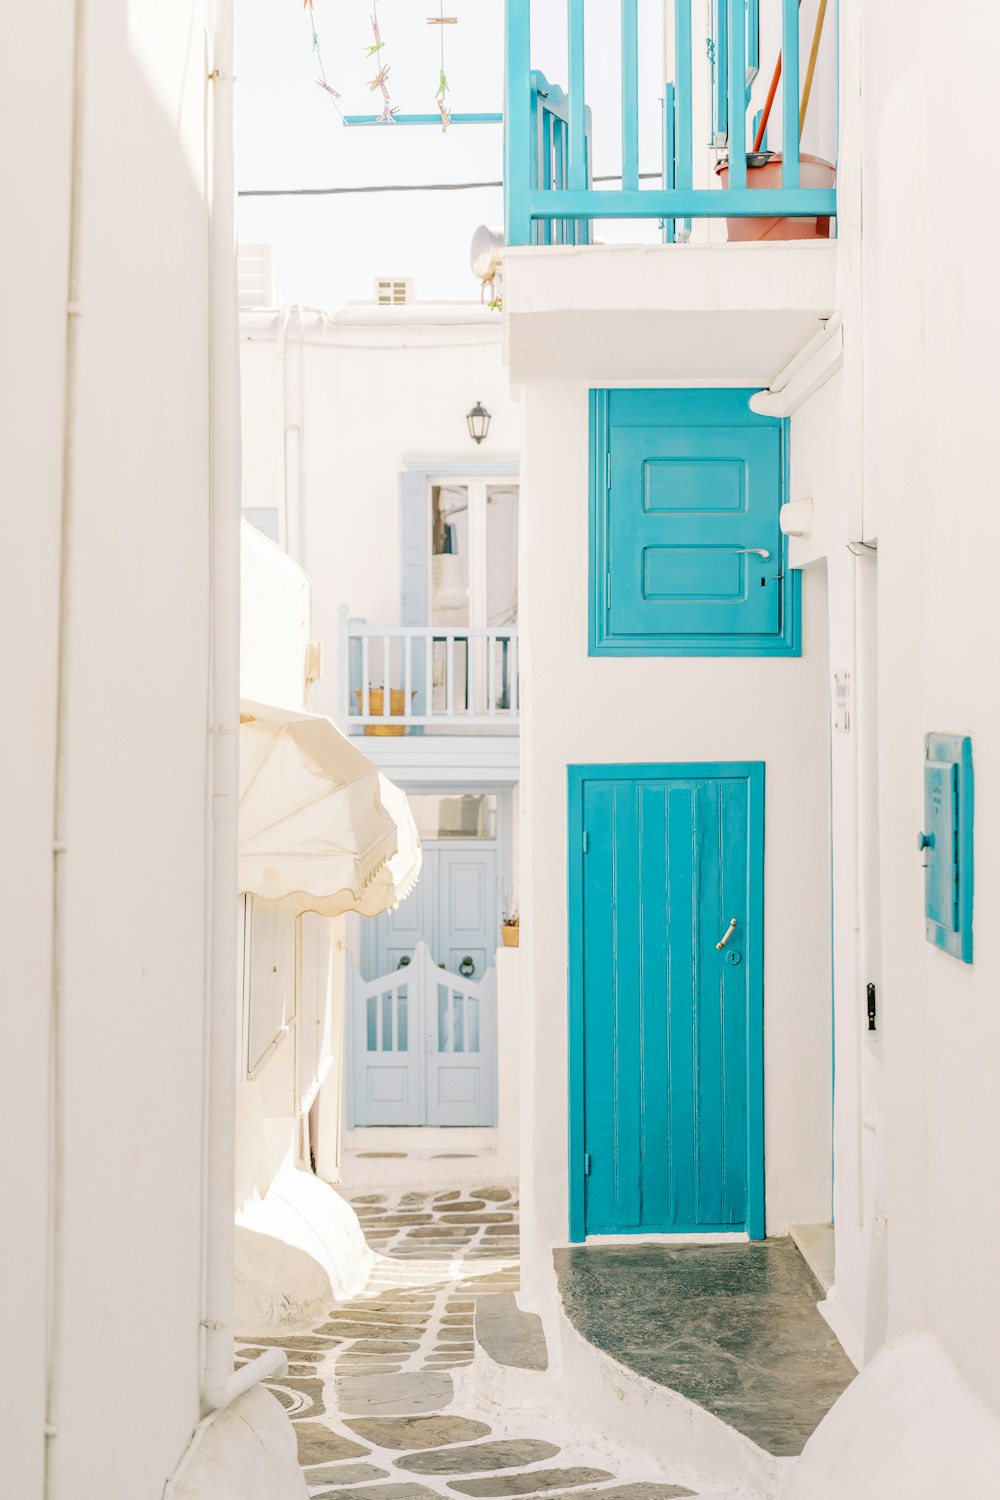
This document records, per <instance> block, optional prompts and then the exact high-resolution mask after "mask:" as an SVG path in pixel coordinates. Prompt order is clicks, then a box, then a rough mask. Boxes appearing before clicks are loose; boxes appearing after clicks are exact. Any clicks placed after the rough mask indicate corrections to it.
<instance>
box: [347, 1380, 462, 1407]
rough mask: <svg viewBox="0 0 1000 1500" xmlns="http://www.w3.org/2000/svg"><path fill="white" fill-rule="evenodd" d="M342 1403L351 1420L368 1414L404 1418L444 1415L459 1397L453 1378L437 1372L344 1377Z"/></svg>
mask: <svg viewBox="0 0 1000 1500" xmlns="http://www.w3.org/2000/svg"><path fill="white" fill-rule="evenodd" d="M337 1393H338V1402H339V1406H340V1409H341V1411H342V1412H344V1413H346V1415H348V1416H352V1417H353V1416H363V1415H364V1414H365V1413H366V1412H372V1413H378V1414H379V1415H382V1416H402V1415H406V1414H409V1413H410V1412H432V1411H440V1410H441V1408H442V1407H444V1406H448V1405H450V1403H451V1400H452V1398H453V1396H454V1394H455V1387H454V1385H453V1384H452V1380H451V1376H450V1375H444V1374H439V1373H438V1372H437V1371H431V1372H424V1371H419V1372H415V1373H413V1374H404V1375H344V1376H342V1377H341V1378H340V1379H339V1380H338V1382H337Z"/></svg>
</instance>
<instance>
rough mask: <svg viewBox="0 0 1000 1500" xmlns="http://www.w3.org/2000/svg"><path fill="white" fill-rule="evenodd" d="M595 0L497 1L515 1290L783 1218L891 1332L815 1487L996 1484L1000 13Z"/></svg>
mask: <svg viewBox="0 0 1000 1500" xmlns="http://www.w3.org/2000/svg"><path fill="white" fill-rule="evenodd" d="M584 9H585V8H584V6H583V5H582V4H579V5H577V4H573V3H571V4H570V5H569V7H568V22H567V29H566V32H565V38H566V42H567V49H566V51H564V52H562V53H560V51H559V49H558V47H556V48H552V47H551V45H550V50H549V52H548V53H545V51H544V49H543V46H542V42H541V41H540V38H542V39H543V40H544V39H545V38H546V37H548V39H549V42H550V43H551V37H550V36H549V33H548V32H547V30H546V27H545V25H544V22H545V21H546V20H548V19H551V18H550V17H549V16H547V15H545V16H543V15H542V14H541V11H542V8H541V7H537V6H530V5H529V3H528V0H509V3H508V5H507V47H508V51H507V94H506V113H505V130H506V152H507V156H506V162H507V183H506V190H507V198H508V223H507V235H508V245H507V248H506V250H505V252H504V267H503V274H504V282H505V296H504V321H505V328H506V339H507V345H508V359H509V374H510V377H511V381H512V385H513V387H514V388H515V389H516V390H517V391H518V392H519V395H520V400H521V405H522V414H523V436H522V475H523V480H522V483H523V524H522V534H521V549H522V550H521V571H520V586H521V601H522V620H523V621H524V622H525V624H526V629H525V632H524V638H523V641H522V652H521V705H522V716H523V737H522V745H523V751H522V770H521V775H522V780H521V817H522V826H521V849H522V881H521V911H522V922H523V938H522V949H521V957H522V964H523V966H524V967H523V972H522V985H523V991H524V1008H525V1015H526V1018H527V1032H528V1040H527V1043H526V1047H525V1057H526V1059H527V1076H526V1078H525V1081H524V1085H523V1095H524V1098H525V1104H524V1112H523V1138H524V1140H525V1142H526V1148H525V1150H524V1152H523V1153H522V1190H523V1194H524V1200H525V1215H526V1224H525V1267H524V1271H525V1281H524V1286H525V1294H526V1295H527V1297H528V1298H529V1299H530V1301H531V1302H533V1304H534V1305H536V1306H538V1307H540V1308H542V1309H545V1308H551V1307H552V1306H553V1302H554V1299H555V1298H556V1292H555V1277H554V1271H553V1258H552V1252H553V1249H554V1248H557V1247H559V1246H562V1245H565V1244H566V1243H567V1241H569V1242H571V1243H572V1242H583V1241H587V1242H590V1241H594V1242H595V1243H598V1244H599V1243H601V1241H602V1239H603V1238H604V1237H606V1236H608V1235H620V1236H621V1235H624V1236H630V1235H631V1236H634V1235H639V1236H646V1237H653V1238H655V1237H657V1236H663V1235H667V1236H669V1235H680V1236H682V1237H683V1236H693V1237H704V1236H705V1235H708V1236H709V1237H711V1236H714V1235H722V1236H723V1237H726V1236H737V1237H739V1236H748V1237H749V1238H751V1239H756V1238H762V1237H763V1236H764V1235H765V1234H766V1235H767V1236H783V1235H786V1234H788V1233H792V1234H793V1235H795V1236H796V1238H797V1239H798V1241H799V1243H800V1244H801V1245H802V1246H803V1247H804V1248H805V1249H806V1250H807V1252H808V1254H809V1255H810V1257H811V1259H812V1261H813V1264H814V1266H815V1268H816V1270H817V1272H818V1274H819V1276H820V1278H821V1280H822V1282H823V1285H824V1286H825V1287H826V1288H827V1290H826V1296H825V1300H824V1301H823V1303H822V1309H821V1310H822V1311H823V1313H824V1315H825V1316H826V1317H827V1318H828V1321H829V1323H830V1324H831V1326H832V1327H833V1329H834V1330H835V1331H836V1333H837V1335H838V1337H839V1338H840V1340H841V1342H842V1344H843V1346H844V1349H845V1350H847V1352H848V1353H849V1354H850V1356H851V1358H852V1359H853V1360H854V1361H855V1363H856V1364H857V1365H858V1367H859V1368H860V1374H859V1376H858V1378H857V1379H856V1380H855V1381H854V1382H853V1384H852V1385H851V1386H850V1388H849V1390H848V1391H847V1393H846V1394H845V1395H844V1396H843V1397H842V1398H841V1399H840V1401H838V1402H837V1404H836V1405H834V1407H833V1409H832V1410H831V1411H830V1413H829V1415H828V1416H827V1417H826V1418H825V1420H824V1421H823V1422H822V1423H821V1424H820V1425H819V1427H818V1428H817V1430H816V1431H815V1434H814V1436H813V1437H812V1438H811V1440H810V1441H809V1442H808V1444H807V1445H806V1448H805V1451H804V1453H803V1455H802V1457H801V1458H800V1459H799V1460H798V1461H797V1464H796V1466H795V1468H794V1473H793V1475H792V1477H790V1478H787V1477H786V1479H785V1481H784V1482H785V1483H786V1484H788V1486H789V1488H788V1493H789V1494H790V1495H794V1496H796V1497H803V1500H804V1497H807V1496H808V1497H818V1496H823V1497H826V1496H830V1497H833V1496H837V1497H841V1496H847V1495H850V1496H851V1497H852V1500H857V1497H862V1496H872V1497H875V1496H885V1495H888V1494H896V1493H903V1491H904V1490H905V1492H906V1493H907V1494H913V1495H920V1496H928V1497H929V1496H932V1495H936V1494H937V1493H939V1492H940V1491H941V1490H942V1489H950V1490H955V1491H957V1490H961V1489H962V1488H963V1486H965V1487H968V1489H969V1491H970V1493H985V1492H987V1491H988V1490H989V1488H990V1487H991V1486H993V1485H995V1484H996V1474H997V1472H998V1469H997V1464H998V1455H1000V1423H998V1418H1000V1385H998V1375H997V1366H996V1362H995V1358H994V1353H995V1350H996V1347H997V1341H998V1335H1000V1299H998V1298H997V1295H996V1288H995V1277H994V1273H993V1259H994V1249H995V1245H996V1243H997V1230H998V1225H997V1210H996V1207H995V1204H994V1201H993V1194H992V1193H991V1192H990V1190H989V1186H988V1184H989V1181H990V1175H991V1166H992V1163H993V1161H994V1160H995V1157H996V1152H997V1148H998V1141H1000V1107H998V1103H997V1094H996V1090H995V1088H994V1087H993V1084H992V1070H993V1058H994V1056H995V1054H996V1050H997V1040H998V1025H1000V1021H998V1014H1000V1013H998V1011H997V1008H996V1006H995V1004H994V1003H993V992H994V990H995V985H994V983H993V980H992V975H991V968H990V957H989V947H988V945H989V923H990V912H991V909H992V905H993V901H994V896H993V892H994V888H995V886H996V884H997V881H998V880H1000V865H998V863H997V861H996V859H995V858H994V857H993V854H992V850H993V848H994V845H995V843H996V840H995V839H994V837H993V833H994V819H995V816H996V806H995V799H994V797H993V793H992V790H991V788H992V784H993V781H994V779H995V773H996V771H997V770H998V769H1000V760H998V750H997V729H998V723H1000V720H998V715H997V707H996V703H995V701H994V698H993V695H992V692H991V688H990V684H989V680H988V674H985V675H984V671H985V669H984V663H985V662H986V660H987V655H986V654H985V653H987V652H988V647H987V646H986V644H985V643H986V642H988V640H989V638H990V628H991V627H990V619H991V609H992V583H991V577H992V559H993V553H994V550H995V547H996V544H997V542H998V540H1000V536H998V521H997V509H996V506H995V504H994V502H993V498H992V492H993V488H994V486H993V484H992V479H991V475H992V468H993V459H992V446H991V445H992V425H993V421H992V416H991V412H992V411H993V409H994V408H995V405H996V396H997V381H996V370H995V361H994V359H993V357H992V350H993V341H994V339H995V334H996V316H995V312H994V309H993V307H992V304H991V303H990V300H989V297H988V296H986V297H985V298H984V297H983V295H982V294H983V289H984V288H985V287H987V286H988V283H989V270H988V267H989V263H990V257H991V255H992V253H993V251H992V247H993V245H994V244H995V241H996V238H997V231H998V215H997V211H996V208H995V205H994V204H993V201H992V198H991V197H990V195H989V194H988V193H985V194H984V193H983V192H982V191H981V188H980V187H979V186H978V185H977V182H976V180H975V179H976V174H977V166H976V163H975V158H974V153H971V152H970V153H968V154H963V153H961V152H959V153H956V152H955V151H954V150H953V149H952V146H951V145H949V141H948V137H947V132H943V133H942V132H939V131H938V130H937V129H936V128H935V126H934V124H933V122H932V119H931V118H930V117H929V116H928V114H927V112H926V110H925V109H924V108H923V107H922V102H921V101H925V100H926V99H927V98H928V97H929V94H931V93H932V94H933V95H934V97H935V99H936V100H937V108H938V110H939V111H940V114H939V115H938V118H950V117H951V116H952V112H954V113H955V117H956V118H957V117H959V116H960V117H961V119H962V121H963V126H962V131H963V135H964V134H965V132H968V138H969V139H976V138H981V137H982V134H983V132H984V131H986V130H987V129H988V106H987V104H986V96H987V94H988V90H987V89H986V88H985V86H984V81H985V77H986V67H987V64H986V62H985V59H986V58H988V57H990V56H991V55H992V48H993V47H994V46H995V45H997V44H998V43H1000V31H998V28H997V25H996V22H995V20H994V19H991V18H990V17H988V16H987V15H986V14H985V13H984V12H983V10H982V9H981V8H980V7H974V6H965V5H963V6H958V7H956V8H954V9H953V10H952V11H950V12H949V15H948V20H947V24H945V25H942V24H941V17H940V15H938V14H936V13H934V12H932V11H931V10H928V9H920V8H918V9H917V10H916V11H914V9H913V8H912V7H909V6H903V5H899V4H889V5H885V6H881V7H878V8H877V13H876V11H875V10H873V9H872V8H871V7H862V5H861V4H860V3H859V0H853V3H848V0H844V3H842V4H841V5H840V6H839V7H837V8H836V9H834V8H833V7H831V8H829V11H828V13H827V14H826V15H825V18H820V19H818V20H817V8H816V7H809V6H805V5H803V6H802V8H801V19H800V18H799V12H798V10H797V7H796V5H795V4H794V3H790V4H779V3H777V0H775V3H773V4H771V3H767V0H761V3H760V5H759V6H757V5H756V4H750V5H745V4H743V3H741V0H736V3H735V4H721V3H720V4H719V5H717V6H712V7H708V8H707V12H706V11H705V8H704V7H698V6H692V5H691V4H690V3H686V0H675V3H672V4H667V5H666V6H665V7H662V8H661V7H658V6H641V7H637V6H636V5H634V4H633V5H628V4H626V5H623V6H622V7H621V16H620V18H619V15H618V8H617V7H616V8H615V15H614V17H613V18H612V17H611V15H610V11H609V13H608V14H601V15H598V14H597V13H595V11H594V10H592V9H591V8H590V7H587V8H586V16H585V15H584ZM825 9H826V8H825V7H820V11H821V12H822V11H825ZM863 9H864V16H863V17H862V10H863ZM532 11H536V12H538V14H536V15H535V16H534V17H532V16H531V12H532ZM703 12H705V13H703ZM706 14H707V20H706ZM824 19H825V30H822V29H821V28H822V27H823V24H824ZM532 20H533V21H534V22H535V26H534V31H533V32H532V31H531V29H530V27H529V22H530V21H532ZM619 22H620V24H619ZM814 39H816V41H815V45H814ZM706 41H707V45H706ZM779 54H780V55H781V57H782V60H783V71H782V72H781V74H780V78H781V82H780V85H779V87H778V90H777V95H776V100H775V103H774V106H773V109H772V110H771V111H770V118H769V120H768V119H765V120H764V121H763V124H762V123H761V115H762V112H766V111H767V94H768V86H769V84H770V83H771V80H772V76H773V74H772V68H773V66H774V61H775V58H776V57H778V55H779ZM658 55H662V56H664V57H665V71H664V79H665V82H664V86H663V95H664V101H665V102H663V101H661V105H660V108H661V109H662V110H663V114H662V115H657V112H656V106H655V102H654V101H652V100H650V99H649V98H648V97H647V96H646V95H644V94H643V93H642V92H641V90H637V88H636V80H637V78H638V77H639V60H640V59H644V60H648V59H649V57H650V56H658ZM643 66H644V67H645V61H644V63H643ZM600 68H603V69H604V70H605V74H607V73H608V72H611V73H613V72H614V70H619V76H620V79H621V85H620V88H621V94H620V103H621V134H620V136H619V135H618V133H617V132H618V128H619V123H618V119H617V118H616V119H614V120H609V119H607V118H604V119H601V118H599V117H598V115H597V113H596V111H595V113H594V117H593V119H591V117H590V112H589V110H588V109H586V107H585V98H584V79H585V77H586V78H587V79H588V80H590V79H591V78H592V77H593V76H594V74H593V72H592V69H600ZM540 70H544V71H540ZM789 79H791V84H789ZM977 80H978V82H977ZM810 88H811V101H810V102H809V104H808V107H807V113H806V115H805V124H804V127H803V126H802V124H801V122H800V110H801V109H803V105H802V95H803V93H804V92H805V93H807V94H808V93H809V89H810ZM772 92H773V90H772ZM661 122H662V133H661V131H660V124H661ZM734 122H735V123H734ZM602 131H603V132H604V135H603V137H602V135H601V132H602ZM737 131H738V132H739V134H738V135H737V134H735V132H737ZM609 136H610V142H611V144H610V147H609V145H608V140H609ZM744 136H745V148H744V145H743V137H744ZM602 140H603V142H604V144H603V147H602V146H601V144H600V143H601V141H602ZM658 141H662V143H663V155H662V158H661V160H662V171H661V172H660V173H659V174H658V176H657V177H656V178H655V179H654V180H653V181H651V182H647V181H645V180H644V178H645V177H649V176H650V173H649V172H648V170H647V169H648V167H649V166H650V164H651V163H653V164H657V165H659V163H658V162H657V158H656V157H654V156H652V152H653V151H656V150H657V145H658ZM735 141H739V142H740V145H739V148H738V151H739V156H738V158H737V159H736V160H734V159H733V158H734V156H735V155H736V153H735V152H734V150H733V143H734V142H735ZM705 142H711V143H712V144H711V146H706V145H704V144H703V143H705ZM769 145H770V148H771V150H770V153H768V146H769ZM640 146H641V149H642V153H643V160H642V161H641V163H640ZM751 148H752V150H753V151H760V152H761V153H763V154H761V155H759V156H754V155H753V154H752V150H751ZM647 150H649V151H650V158H649V159H648V160H647V159H646V151H647ZM744 150H746V153H747V157H746V165H744V164H743V161H742V158H743V156H744ZM609 151H610V154H611V155H612V156H614V155H615V153H617V160H618V162H619V163H620V166H619V169H618V170H619V172H620V174H621V175H620V176H619V178H618V179H617V180H612V181H608V180H607V179H606V177H605V180H603V181H602V182H600V183H597V182H595V181H594V180H593V176H594V160H595V158H597V160H598V161H599V162H602V163H603V164H602V165H600V167H599V170H600V171H601V172H603V173H607V171H608V167H607V161H608V155H609ZM602 152H603V157H602ZM776 152H777V153H778V155H777V159H775V153H776ZM782 155H783V156H784V158H785V161H784V165H783V166H782V163H781V156H782ZM640 165H641V166H642V167H643V169H644V177H643V179H640V173H639V168H640ZM834 167H835V169H836V174H835V186H834V173H833V168H834ZM723 169H724V170H723ZM758 174H761V175H758ZM945 192H947V195H948V198H949V201H950V202H952V203H954V204H961V208H960V209H956V211H955V213H954V214H952V213H950V212H946V211H944V210H943V205H942V203H941V201H940V200H941V195H942V193H945ZM765 193H767V194H768V195H769V196H767V197H764V196H762V194H765ZM609 219H616V220H622V221H632V227H633V228H634V230H635V241H636V242H635V243H632V244H629V243H623V242H622V241H627V239H628V231H627V229H626V230H625V231H624V232H623V229H622V226H621V225H620V224H616V225H615V226H614V229H613V232H612V233H611V234H609V236H608V238H609V240H614V241H616V242H615V243H606V244H601V243H600V240H601V237H602V234H603V233H604V223H606V222H607V221H608V220H609ZM727 219H728V225H727ZM792 219H795V220H796V225H795V226H794V227H793V226H792V225H791V222H790V221H791V220H792ZM602 221H604V223H602ZM789 236H791V237H789ZM973 771H974V775H975V792H974V794H973V784H972V778H973ZM918 835H919V837H918ZM973 859H974V860H975V894H974V906H973V890H972V883H973V871H972V863H973ZM567 893H568V894H567ZM984 1188H985V1191H984ZM623 1409H624V1408H623V1407H621V1406H620V1407H616V1405H615V1403H614V1402H613V1401H608V1402H607V1403H606V1405H605V1410H606V1411H607V1412H609V1413H611V1415H609V1416H608V1418H607V1419H608V1420H609V1421H614V1420H616V1418H615V1416H614V1413H615V1412H616V1411H618V1412H620V1411H621V1410H623ZM943 1413H947V1416H946V1418H945V1417H943V1415H942V1414H943ZM685 1430H686V1429H685V1428H684V1426H683V1424H682V1425H681V1426H680V1427H678V1428H677V1429H676V1430H669V1432H668V1430H667V1429H665V1432H667V1436H665V1439H664V1440H665V1441H669V1442H670V1443H671V1445H672V1451H674V1452H676V1448H675V1447H674V1446H673V1445H675V1444H676V1443H677V1442H680V1443H681V1444H682V1445H683V1442H684V1441H685V1440H686V1439H685V1437H684V1432H685ZM729 1477H730V1480H731V1481H734V1482H735V1481H736V1480H737V1478H738V1476H737V1473H736V1471H735V1470H734V1471H733V1472H732V1474H731V1475H730V1476H729Z"/></svg>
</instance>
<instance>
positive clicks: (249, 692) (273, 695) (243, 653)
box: [240, 521, 311, 709]
mask: <svg viewBox="0 0 1000 1500" xmlns="http://www.w3.org/2000/svg"><path fill="white" fill-rule="evenodd" d="M310 612H311V604H310V589H309V579H308V578H307V577H306V575H305V573H303V571H302V569H301V568H300V567H298V566H297V565H296V564H295V563H294V562H293V561H292V559H291V558H290V557H289V556H288V554H287V553H286V552H284V551H283V550H282V549H281V547H279V546H278V545H277V543H276V542H272V541H271V540H270V538H268V537H266V536H264V535H263V533H262V532H260V531H257V530H256V529H255V528H254V527H253V526H250V525H248V524H247V522H246V521H244V522H243V526H242V530H241V533H240V697H241V698H249V699H250V700H251V701H252V702H254V703H269V704H271V705H273V706H274V707H277V708H295V709H301V708H305V707H306V701H305V699H306V681H305V670H306V646H307V643H308V641H309V626H310Z"/></svg>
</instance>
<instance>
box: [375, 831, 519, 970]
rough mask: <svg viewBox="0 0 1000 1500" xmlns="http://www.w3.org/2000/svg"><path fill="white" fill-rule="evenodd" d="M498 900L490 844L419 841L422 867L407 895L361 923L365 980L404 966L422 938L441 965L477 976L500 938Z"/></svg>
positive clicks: (490, 960) (492, 956) (489, 961)
mask: <svg viewBox="0 0 1000 1500" xmlns="http://www.w3.org/2000/svg"><path fill="white" fill-rule="evenodd" d="M498 902H499V898H498V895H497V850H496V846H495V845H493V844H489V845H485V846H484V845H483V844H482V843H481V842H474V843H472V842H470V843H468V844H462V845H460V846H458V847H456V845H455V842H454V841H453V840H451V841H448V843H445V842H444V841H441V842H433V841H431V840H424V843H423V868H422V870H421V875H420V880H419V882H418V883H417V887H416V889H415V890H414V892H413V893H412V895H410V896H408V897H407V899H406V900H405V901H404V902H403V903H402V904H401V905H400V906H397V907H396V909H395V911H390V912H384V913H383V914H382V915H381V916H380V917H375V918H374V919H373V920H372V921H370V922H366V923H365V928H364V935H363V940H362V969H363V972H364V975H365V978H366V979H377V978H379V977H380V976H381V975H383V974H389V973H391V972H392V970H393V969H398V968H399V967H400V966H401V965H402V966H403V967H405V966H406V964H408V963H409V962H410V960H411V959H412V958H413V955H414V953H415V952H416V948H417V944H418V943H421V942H423V943H426V944H427V947H428V948H429V949H430V953H431V957H432V958H433V960H434V962H435V963H436V964H438V965H439V966H440V967H441V968H444V969H447V970H448V971H449V972H450V973H452V974H460V975H461V976H462V978H463V979H476V980H479V979H482V977H483V975H484V974H485V973H486V970H487V969H488V968H489V967H490V965H491V964H492V963H493V962H494V960H495V957H496V951H497V944H498V943H499V941H500V925H499V910H498Z"/></svg>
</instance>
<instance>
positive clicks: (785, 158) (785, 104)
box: [730, 0, 802, 188]
mask: <svg viewBox="0 0 1000 1500" xmlns="http://www.w3.org/2000/svg"><path fill="white" fill-rule="evenodd" d="M730 180H732V179H730ZM801 181H802V178H801V173H800V171H799V0H781V186H782V187H783V188H797V187H799V186H800V184H801Z"/></svg>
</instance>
